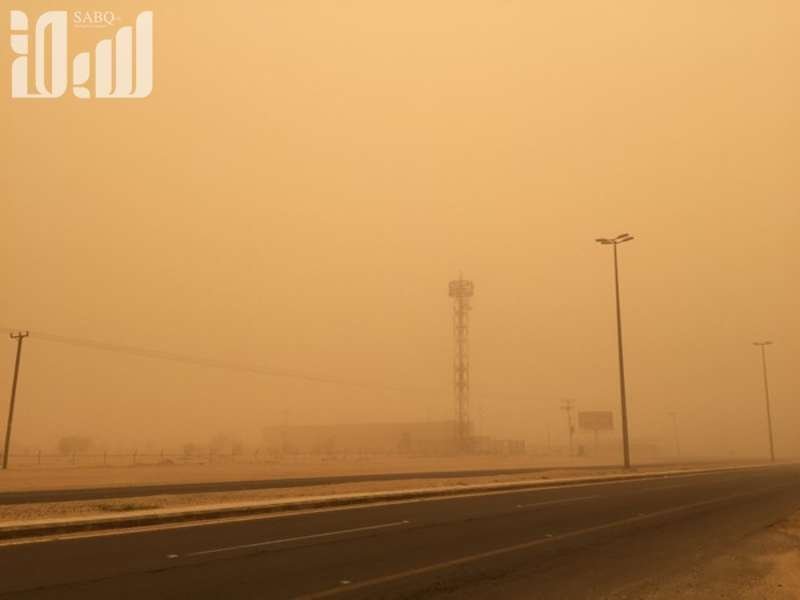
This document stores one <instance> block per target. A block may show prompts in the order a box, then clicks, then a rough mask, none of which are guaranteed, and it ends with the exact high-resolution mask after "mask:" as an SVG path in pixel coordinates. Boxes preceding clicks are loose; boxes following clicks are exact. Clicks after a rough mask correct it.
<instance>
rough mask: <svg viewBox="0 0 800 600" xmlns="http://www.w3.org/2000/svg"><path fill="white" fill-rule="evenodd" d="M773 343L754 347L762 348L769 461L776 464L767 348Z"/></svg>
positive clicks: (768, 342)
mask: <svg viewBox="0 0 800 600" xmlns="http://www.w3.org/2000/svg"><path fill="white" fill-rule="evenodd" d="M771 344H772V342H770V341H766V342H753V345H754V346H759V347H760V348H761V368H762V370H763V373H764V400H765V401H766V404H767V430H768V431H769V460H770V461H771V462H775V446H774V444H773V442H772V412H771V411H770V406H769V381H768V379H767V346H769V345H771Z"/></svg>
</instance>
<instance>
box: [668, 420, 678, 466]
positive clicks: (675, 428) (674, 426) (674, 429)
mask: <svg viewBox="0 0 800 600" xmlns="http://www.w3.org/2000/svg"><path fill="white" fill-rule="evenodd" d="M669 416H670V417H672V434H673V436H674V437H675V456H677V457H678V458H680V456H681V443H680V440H679V438H678V415H676V414H675V413H674V412H671V413H669Z"/></svg>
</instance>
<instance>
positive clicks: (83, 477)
mask: <svg viewBox="0 0 800 600" xmlns="http://www.w3.org/2000/svg"><path fill="white" fill-rule="evenodd" d="M618 460H619V457H609V458H604V459H599V460H597V459H596V460H595V461H592V460H591V459H578V458H572V459H569V458H557V457H556V458H554V457H531V456H527V455H521V456H507V457H503V456H473V457H436V458H431V457H394V458H386V457H363V458H357V457H349V458H347V459H336V458H332V459H327V460H326V459H319V458H315V459H308V458H303V459H286V460H281V461H271V462H258V463H222V462H220V463H215V464H206V465H200V464H192V465H185V464H169V463H167V464H161V465H129V466H113V467H112V466H109V467H103V466H97V467H90V466H87V467H80V466H78V467H65V468H64V467H62V468H33V469H31V468H17V469H15V468H11V469H9V470H7V471H0V491H29V490H44V489H48V490H52V489H71V488H91V487H112V486H132V485H150V484H152V485H157V484H168V483H207V482H216V481H244V480H253V479H282V478H292V477H317V476H336V475H354V474H372V473H404V472H405V473H408V472H412V473H413V472H423V471H461V470H468V469H514V468H552V467H565V468H569V467H579V466H591V465H592V464H605V465H607V464H613V463H614V462H616V461H618ZM661 460H663V459H661Z"/></svg>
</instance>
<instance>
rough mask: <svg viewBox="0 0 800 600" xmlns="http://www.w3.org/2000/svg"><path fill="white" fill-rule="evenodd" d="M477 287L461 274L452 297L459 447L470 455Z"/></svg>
mask: <svg viewBox="0 0 800 600" xmlns="http://www.w3.org/2000/svg"><path fill="white" fill-rule="evenodd" d="M474 293H475V286H474V284H473V283H472V282H471V281H469V280H466V279H464V277H463V275H462V274H461V273H459V277H458V279H456V280H455V281H451V282H450V297H451V298H452V299H453V336H454V341H455V356H454V359H453V391H454V396H455V405H456V406H455V408H456V431H455V437H456V445H457V447H458V449H459V450H461V451H467V450H468V449H469V448H470V445H471V443H470V442H471V438H472V425H471V423H470V418H469V311H470V310H471V309H472V306H471V304H470V302H471V300H470V299H471V298H472V296H473V295H474Z"/></svg>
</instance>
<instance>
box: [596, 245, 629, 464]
mask: <svg viewBox="0 0 800 600" xmlns="http://www.w3.org/2000/svg"><path fill="white" fill-rule="evenodd" d="M632 239H633V236H632V235H631V234H629V233H621V234H620V235H618V236H617V237H615V238H611V239H609V238H598V239H596V240H595V241H596V242H598V243H600V244H603V245H609V244H610V245H612V246H614V289H615V291H616V300H617V349H618V353H619V396H620V402H621V404H622V454H623V460H624V464H625V468H626V469H629V468H630V466H631V449H630V443H629V441H628V406H627V401H626V398H625V361H624V360H623V355H622V313H621V310H620V305H619V261H618V259H617V246H619V245H620V244H622V243H625V242H630V241H631V240H632Z"/></svg>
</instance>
